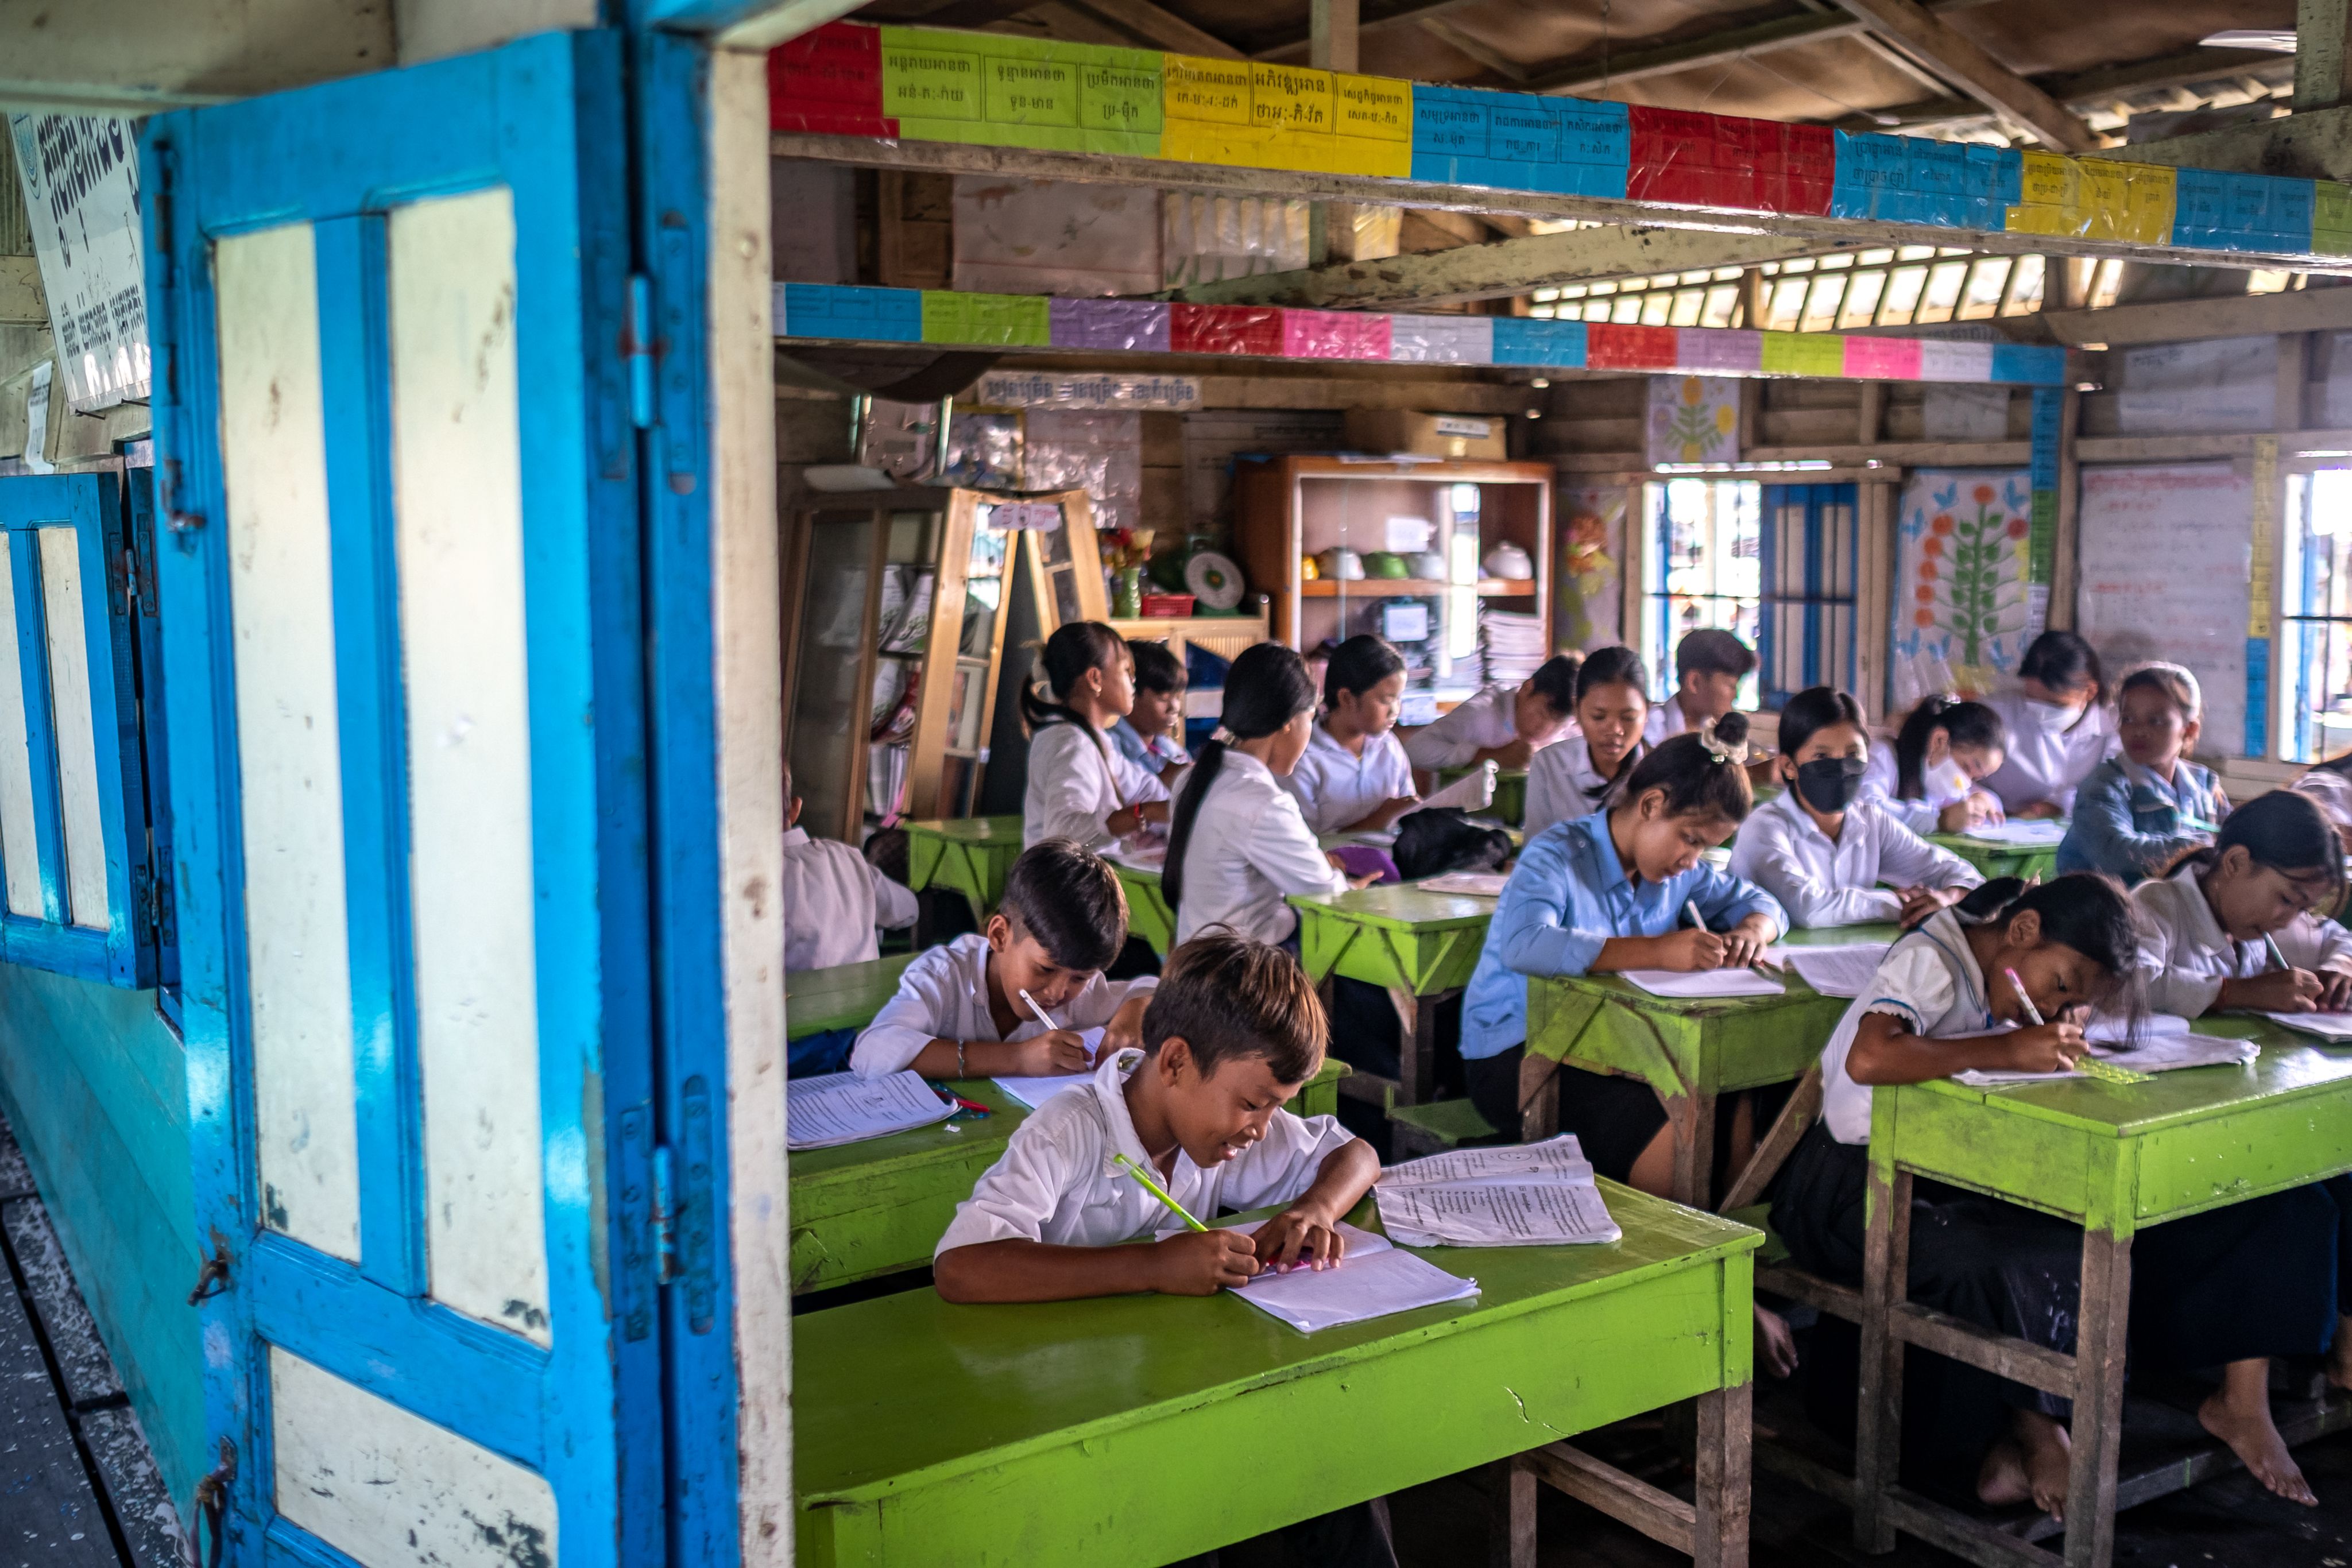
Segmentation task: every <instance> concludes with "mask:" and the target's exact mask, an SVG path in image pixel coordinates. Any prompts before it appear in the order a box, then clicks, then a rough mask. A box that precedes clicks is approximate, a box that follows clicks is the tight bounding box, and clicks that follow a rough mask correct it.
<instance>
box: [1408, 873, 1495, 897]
mask: <svg viewBox="0 0 2352 1568" xmlns="http://www.w3.org/2000/svg"><path fill="white" fill-rule="evenodd" d="M1510 880H1511V878H1510V875H1509V873H1506V872H1499V871H1449V872H1447V873H1445V874H1444V876H1433V877H1426V878H1423V880H1422V881H1420V882H1417V883H1413V884H1412V885H1413V886H1415V887H1417V888H1419V889H1421V890H1422V891H1423V893H1459V894H1467V895H1469V896H1470V897H1472V898H1500V897H1502V896H1503V884H1504V883H1507V882H1508V881H1510Z"/></svg>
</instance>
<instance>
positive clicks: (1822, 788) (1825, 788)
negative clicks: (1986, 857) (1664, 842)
mask: <svg viewBox="0 0 2352 1568" xmlns="http://www.w3.org/2000/svg"><path fill="white" fill-rule="evenodd" d="M1869 755H1870V736H1869V731H1868V730H1867V729H1866V728H1865V727H1864V724H1863V717H1862V705H1860V704H1859V703H1857V702H1855V701H1854V700H1853V697H1851V696H1849V695H1846V694H1845V693H1843V692H1842V691H1839V690H1837V689H1836V688H1835V687H1833V686H1814V687H1812V688H1811V690H1808V691H1801V692H1799V693H1798V694H1797V695H1795V696H1793V697H1790V699H1789V702H1788V706H1785V707H1783V708H1782V709H1781V710H1780V756H1779V757H1778V758H1775V759H1774V761H1773V766H1774V768H1777V769H1778V770H1779V775H1780V782H1781V783H1782V785H1784V786H1785V788H1784V789H1782V790H1781V792H1780V794H1779V795H1778V796H1776V797H1774V798H1773V799H1772V800H1769V801H1768V802H1767V803H1766V804H1765V805H1764V807H1763V808H1762V809H1761V810H1759V811H1758V812H1757V813H1756V815H1754V816H1753V817H1751V818H1749V819H1748V823H1747V825H1746V826H1745V827H1743V828H1741V829H1740V830H1739V841H1738V843H1736V844H1734V845H1733V846H1732V849H1731V869H1732V870H1733V871H1734V872H1735V873H1738V874H1739V875H1741V876H1744V877H1746V878H1747V879H1748V881H1750V882H1752V883H1756V884H1757V885H1758V886H1759V887H1761V888H1763V889H1764V891H1765V892H1767V893H1769V894H1771V895H1772V896H1773V897H1775V898H1777V899H1779V900H1780V906H1781V907H1782V908H1783V909H1786V910H1787V911H1788V912H1789V918H1790V920H1792V921H1794V922H1795V923H1796V924H1797V925H1808V926H1810V925H1860V924H1862V923H1864V922H1866V921H1877V920H1918V919H1923V918H1925V917H1926V916H1927V915H1929V914H1932V913H1933V912H1934V911H1936V910H1938V909H1941V908H1942V907H1943V906H1944V905H1946V904H1950V903H1953V902H1954V901H1956V900H1957V899H1958V898H1959V896H1960V895H1961V894H1964V893H1966V892H1968V890H1969V889H1970V888H1972V887H1974V886H1976V885H1977V884H1978V883H1980V882H1982V881H1983V880H1984V878H1983V877H1982V876H1980V875H1979V874H1978V873H1977V871H1976V868H1975V867H1973V866H1971V865H1969V862H1966V861H1964V860H1962V859H1960V857H1959V856H1958V855H1956V854H1954V853H1952V852H1950V851H1949V850H1944V849H1938V848H1937V847H1936V846H1935V845H1934V844H1931V843H1929V842H1927V841H1926V840H1925V839H1922V838H1921V837H1919V835H1918V834H1916V833H1915V832H1913V831H1911V830H1910V829H1908V828H1906V827H1905V826H1904V825H1903V824H1902V823H1901V822H1900V821H1896V820H1895V814H1894V813H1893V812H1892V811H1891V810H1887V809H1886V808H1885V807H1884V806H1882V805H1881V804H1880V803H1879V802H1877V801H1875V800H1866V799H1864V798H1863V797H1862V795H1861V789H1862V780H1863V774H1864V769H1865V768H1868V766H1869V761H1868V758H1869ZM1880 883H1885V884H1886V885H1885V886H1884V887H1882V886H1880V885H1879V884H1880Z"/></svg>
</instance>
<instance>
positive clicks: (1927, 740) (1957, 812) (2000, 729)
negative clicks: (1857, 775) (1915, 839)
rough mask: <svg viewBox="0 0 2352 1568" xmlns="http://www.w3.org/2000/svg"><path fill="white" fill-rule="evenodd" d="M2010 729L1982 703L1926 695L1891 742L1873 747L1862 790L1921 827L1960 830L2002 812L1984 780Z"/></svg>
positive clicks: (1920, 830) (2004, 746) (1929, 830)
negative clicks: (1984, 785) (1893, 741)
mask: <svg viewBox="0 0 2352 1568" xmlns="http://www.w3.org/2000/svg"><path fill="white" fill-rule="evenodd" d="M2008 747H2009V731H2008V729H2007V728H2006V727H2004V726H2003V725H2002V724H2001V722H2000V715H1999V714H1997V713H1995V712H1993V711H1992V709H1990V708H1989V707H1987V706H1985V705H1984V704H1982V703H1977V702H1969V701H1966V700H1964V699H1962V698H1959V697H1951V696H1944V695H1934V696H1928V697H1923V698H1921V699H1920V702H1919V706H1917V707H1915V708H1913V709H1912V710H1911V716H1909V717H1908V718H1906V719H1905V720H1904V721H1903V727H1902V728H1901V729H1899V730H1897V731H1895V744H1894V745H1892V746H1874V747H1871V748H1870V770H1869V771H1868V772H1866V773H1864V775H1863V776H1862V792H1863V794H1864V796H1865V797H1867V798H1868V799H1870V800H1876V801H1878V802H1879V803H1880V804H1881V805H1882V806H1883V807H1884V808H1885V810H1889V811H1892V812H1894V813H1895V817H1896V818H1897V819H1898V820H1900V821H1901V822H1902V823H1903V825H1904V826H1905V827H1906V828H1908V829H1910V830H1911V831H1913V832H1915V833H1936V832H1944V833H1957V832H1960V831H1964V830H1966V829H1969V828H1973V827H1976V826H1978V825H1979V823H1984V822H1998V821H2000V820H2001V810H2000V800H1998V799H1997V798H1996V797H1995V796H1994V795H1993V793H1992V791H1991V790H1990V789H1985V788H1984V787H1983V785H1982V783H1981V782H1980V781H1981V780H1983V779H1989V778H1990V777H1991V776H1992V775H1993V774H1994V773H1996V772H1998V771H1999V770H2000V765H2001V762H2002V760H2003V759H2004V755H2005V753H2006V752H2007V750H2008Z"/></svg>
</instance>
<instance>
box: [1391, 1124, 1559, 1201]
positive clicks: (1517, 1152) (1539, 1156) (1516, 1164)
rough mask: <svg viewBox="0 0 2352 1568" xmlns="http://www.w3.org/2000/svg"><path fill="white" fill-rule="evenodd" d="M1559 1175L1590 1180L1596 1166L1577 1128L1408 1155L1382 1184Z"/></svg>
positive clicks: (1441, 1183) (1433, 1183)
mask: <svg viewBox="0 0 2352 1568" xmlns="http://www.w3.org/2000/svg"><path fill="white" fill-rule="evenodd" d="M1552 1178H1557V1179H1559V1180H1565V1181H1584V1182H1590V1181H1591V1179H1592V1166H1591V1162H1590V1161H1588V1160H1587V1159H1586V1158H1585V1157H1584V1146H1583V1145H1581V1144H1579V1143H1578V1142H1577V1141H1576V1134H1574V1133H1562V1134H1559V1136H1558V1137H1554V1138H1546V1139H1545V1140H1544V1141H1543V1142H1542V1143H1539V1144H1505V1145H1494V1146H1490V1147H1486V1148H1475V1149H1448V1150H1446V1151H1445V1152H1444V1154H1439V1155H1427V1156H1425V1157H1423V1158H1422V1159H1417V1160H1407V1161H1405V1162H1404V1163H1403V1164H1402V1165H1396V1166H1389V1167H1388V1169H1386V1170H1384V1171H1382V1172H1381V1182H1380V1185H1381V1186H1384V1187H1387V1188H1390V1189H1391V1190H1395V1189H1397V1188H1401V1187H1408V1186H1450V1185H1454V1184H1456V1183H1461V1182H1478V1181H1521V1182H1523V1181H1529V1180H1537V1179H1552Z"/></svg>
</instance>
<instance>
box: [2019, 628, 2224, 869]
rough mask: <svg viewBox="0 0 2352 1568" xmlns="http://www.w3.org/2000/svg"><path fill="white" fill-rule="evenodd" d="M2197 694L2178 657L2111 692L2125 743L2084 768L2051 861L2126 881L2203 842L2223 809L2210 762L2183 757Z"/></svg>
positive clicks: (2198, 710)
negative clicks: (2084, 774) (2063, 833)
mask: <svg viewBox="0 0 2352 1568" xmlns="http://www.w3.org/2000/svg"><path fill="white" fill-rule="evenodd" d="M2203 707H2204V701H2203V697H2202V695H2201V694H2200V692H2199V691H2198V689H2197V677H2196V676H2195V675H2192V674H2189V672H2188V671H2187V670H2184V669H2182V668H2181V667H2180V666H2179V664H2143V665H2141V666H2140V667H2139V668H2138V669H2137V670H2134V671H2133V672H2132V673H2131V674H2128V675H2126V676H2125V677H2124V683H2123V685H2121V686H2120V687H2118V688H2117V689H2116V734H2117V736H2118V737H2120V738H2121V740H2122V742H2123V750H2122V751H2121V752H2120V753H2118V754H2117V755H2116V756H2114V757H2110V758H2107V759H2106V760H2105V762H2102V763H2100V764H2099V765H2098V766H2097V767H2096V768H2093V769H2091V774H2090V777H2089V778H2087V779H2084V780H2083V783H2082V786H2081V788H2080V789H2077V790H2076V791H2075V792H2074V817H2073V819H2072V820H2071V821H2069V822H2068V823H2067V824H2066V837H2065V840H2064V841H2063V842H2062V843H2061V844H2059V846H2058V869H2059V870H2060V871H2062V872H2064V871H2103V872H2105V873H2107V874H2108V875H2110V876H2112V877H2116V878H2117V879H2118V880H2120V881H2121V882H2122V883H2123V884H2124V885H2125V886H2126V887H2129V886H2131V885H2132V884H2133V883H2137V882H2138V881H2139V880H2140V879H2141V878H2142V877H2144V876H2147V875H2149V874H2150V873H2154V872H2157V871H2159V870H2161V869H2162V868H2163V867H2164V866H2166V865H2168V864H2169V863H2170V862H2171V861H2172V860H2173V859H2174V857H2176V856H2178V855H2179V853H2180V852H2182V851H2183V850H2191V849H2195V848H2197V847H2198V846H2199V845H2200V844H2203V843H2206V842H2209V841H2210V840H2211V839H2212V836H2213V831H2214V829H2215V828H2216V827H2217V826H2218V825H2219V824H2220V823H2221V819H2222V818H2223V817H2225V816H2227V815H2228V814H2229V811H2230V800H2229V797H2228V796H2226V795H2224V794H2222V793H2221V782H2220V780H2218V779H2215V778H2214V777H2213V770H2212V769H2211V768H2200V767H2199V766H2198V765H2197V764H2196V763H2194V762H2191V761H2189V755H2188V754H2189V748H2190V747H2194V746H2195V745H2196V744H2197V733H2198V729H2199V727H2200V725H2199V720H2200V717H2201V716H2202V713H2203Z"/></svg>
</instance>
